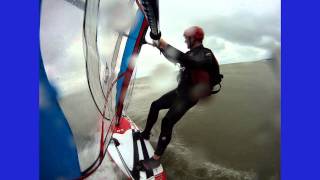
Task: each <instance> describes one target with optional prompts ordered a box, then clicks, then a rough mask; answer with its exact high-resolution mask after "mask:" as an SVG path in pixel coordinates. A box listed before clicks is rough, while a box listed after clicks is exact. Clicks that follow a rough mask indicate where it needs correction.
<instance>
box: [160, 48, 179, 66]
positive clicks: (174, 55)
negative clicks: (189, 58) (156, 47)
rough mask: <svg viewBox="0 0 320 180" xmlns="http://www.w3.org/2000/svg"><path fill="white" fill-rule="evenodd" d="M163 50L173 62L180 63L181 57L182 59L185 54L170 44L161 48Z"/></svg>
mask: <svg viewBox="0 0 320 180" xmlns="http://www.w3.org/2000/svg"><path fill="white" fill-rule="evenodd" d="M161 52H162V53H163V55H164V56H165V57H166V58H167V59H168V60H169V61H171V62H173V63H180V59H182V58H183V56H184V53H183V52H181V51H180V50H178V49H176V48H175V47H173V46H171V45H170V44H168V45H167V47H166V48H165V49H161Z"/></svg>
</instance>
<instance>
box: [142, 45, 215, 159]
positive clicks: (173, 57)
mask: <svg viewBox="0 0 320 180" xmlns="http://www.w3.org/2000/svg"><path fill="white" fill-rule="evenodd" d="M162 52H163V54H164V55H165V56H166V58H167V59H168V60H170V61H172V62H174V63H179V64H180V65H181V67H182V68H181V70H180V81H179V84H178V87H177V88H176V89H174V90H172V91H170V92H168V93H166V94H164V95H163V96H161V97H160V98H159V99H158V100H156V101H154V102H152V104H151V107H150V111H149V115H148V119H147V123H146V127H145V130H144V131H143V134H144V135H146V136H149V135H150V132H151V129H152V127H153V125H154V124H155V122H156V121H157V119H158V114H159V111H160V110H161V109H169V111H168V112H167V114H166V115H165V117H164V118H163V120H162V124H161V133H160V136H159V140H158V145H157V148H156V151H155V154H157V155H159V156H161V155H162V154H163V152H164V150H165V149H166V147H167V145H168V144H169V142H170V140H171V135H172V130H173V126H174V125H175V124H176V123H177V122H178V121H179V120H180V119H181V117H182V116H183V115H184V114H185V113H186V112H187V111H188V110H189V109H190V108H192V107H193V106H194V105H195V104H197V102H198V100H199V98H192V97H191V96H190V92H191V91H192V89H193V88H194V87H195V86H196V85H197V83H195V81H194V77H193V72H195V71H197V70H200V71H203V72H208V73H209V74H211V75H210V77H211V76H214V75H216V74H219V65H218V63H217V60H216V58H215V57H214V55H213V53H212V52H211V50H210V49H207V48H204V47H203V46H202V45H201V46H198V47H196V48H194V49H192V50H190V51H188V52H187V53H183V52H181V51H179V50H177V49H176V48H174V47H172V46H170V45H168V46H167V48H166V49H164V50H163V51H162Z"/></svg>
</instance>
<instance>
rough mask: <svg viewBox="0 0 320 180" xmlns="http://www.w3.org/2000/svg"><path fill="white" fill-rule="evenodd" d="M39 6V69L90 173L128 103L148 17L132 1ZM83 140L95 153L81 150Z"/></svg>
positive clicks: (73, 0) (48, 0) (52, 0)
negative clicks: (52, 89)
mask: <svg viewBox="0 0 320 180" xmlns="http://www.w3.org/2000/svg"><path fill="white" fill-rule="evenodd" d="M41 6H42V10H41V26H40V43H41V53H42V57H43V63H44V69H45V72H46V74H47V76H48V79H49V81H50V83H51V84H53V85H54V86H55V87H56V88H57V91H58V94H59V98H60V100H59V101H60V102H59V103H60V106H61V109H62V111H63V113H64V114H65V116H66V118H67V121H68V124H69V125H70V128H71V130H72V132H73V134H74V139H75V143H76V146H77V149H78V152H80V153H79V161H80V166H81V169H82V171H83V172H82V175H84V174H90V173H92V172H93V169H95V168H97V167H98V166H99V165H100V163H101V161H102V160H103V158H104V156H105V154H106V148H107V146H108V144H109V141H110V139H111V135H112V129H113V126H115V124H116V122H117V119H118V118H119V117H121V116H122V115H123V114H124V113H125V110H126V109H127V107H128V105H129V102H130V96H131V94H132V89H133V86H134V77H135V76H134V74H135V56H136V55H137V54H138V53H139V51H140V49H141V45H142V44H143V42H144V36H145V33H146V30H147V27H148V26H147V21H146V19H145V18H144V15H143V13H142V12H141V11H140V10H139V8H138V6H137V4H136V3H135V1H133V0H130V1H128V0H58V1H57V0H43V1H42V5H41ZM80 92H81V93H80ZM79 93H80V94H79ZM74 94H77V96H74ZM70 96H71V97H72V98H70ZM68 99H69V100H68ZM97 128H98V129H97ZM97 139H98V140H97ZM96 141H98V142H99V143H94V142H96ZM86 144H90V147H92V148H91V149H90V151H92V152H95V153H92V154H91V155H90V157H87V156H86V154H84V153H81V151H82V150H83V148H84V147H85V146H86Z"/></svg>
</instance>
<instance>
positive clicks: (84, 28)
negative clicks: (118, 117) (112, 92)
mask: <svg viewBox="0 0 320 180" xmlns="http://www.w3.org/2000/svg"><path fill="white" fill-rule="evenodd" d="M99 2H100V0H99ZM87 8H88V1H87V0H86V1H85V9H84V21H83V27H82V29H83V40H84V44H85V47H86V48H85V59H86V76H87V83H88V87H89V91H90V95H91V97H92V99H93V102H94V104H95V106H96V108H97V109H98V111H99V113H100V115H102V116H103V118H104V119H106V120H109V119H108V118H107V117H105V116H104V115H103V113H102V111H101V109H100V108H99V106H98V104H97V102H96V99H95V97H94V95H93V92H92V87H91V85H90V80H89V77H90V76H89V74H90V73H89V70H88V69H89V68H88V46H89V45H88V41H87V33H86V23H87ZM99 74H100V73H99ZM99 81H100V80H99Z"/></svg>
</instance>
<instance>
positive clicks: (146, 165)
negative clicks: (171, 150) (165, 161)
mask: <svg viewBox="0 0 320 180" xmlns="http://www.w3.org/2000/svg"><path fill="white" fill-rule="evenodd" d="M139 164H140V166H141V170H144V171H146V170H152V169H154V168H157V167H159V166H160V159H158V160H156V159H154V158H153V157H151V158H149V159H145V160H141V161H139Z"/></svg>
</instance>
